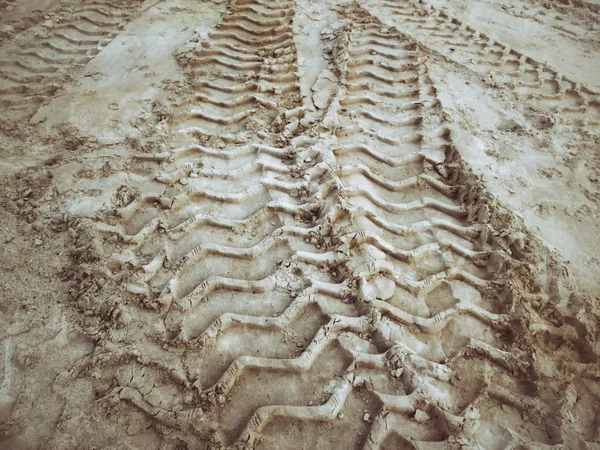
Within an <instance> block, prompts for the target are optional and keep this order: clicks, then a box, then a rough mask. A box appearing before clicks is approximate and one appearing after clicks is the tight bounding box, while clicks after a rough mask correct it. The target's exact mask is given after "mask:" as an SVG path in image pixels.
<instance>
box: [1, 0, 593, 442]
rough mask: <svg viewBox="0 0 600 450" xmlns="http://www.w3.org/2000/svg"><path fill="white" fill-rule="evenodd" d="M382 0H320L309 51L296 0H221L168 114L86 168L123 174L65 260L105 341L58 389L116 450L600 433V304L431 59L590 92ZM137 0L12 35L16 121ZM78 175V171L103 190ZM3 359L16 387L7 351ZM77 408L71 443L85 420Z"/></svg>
mask: <svg viewBox="0 0 600 450" xmlns="http://www.w3.org/2000/svg"><path fill="white" fill-rule="evenodd" d="M375 4H376V2H374V1H369V2H368V4H366V5H359V4H358V3H356V2H353V3H344V4H335V5H334V4H333V3H331V4H327V3H324V4H323V5H321V6H320V7H321V8H322V9H327V14H324V15H321V16H320V18H319V20H321V21H322V22H327V21H328V20H329V18H331V17H335V20H331V23H328V24H327V28H324V29H323V30H320V31H321V42H320V43H319V44H320V47H319V48H320V49H322V50H323V55H316V56H315V55H311V53H310V52H309V51H307V49H306V47H307V45H306V44H304V45H299V44H298V41H299V40H301V39H302V38H301V37H299V36H303V37H304V38H306V39H307V36H311V37H314V33H313V30H308V31H307V30H302V29H301V27H300V25H301V24H299V23H298V21H299V19H298V16H299V14H298V11H299V9H300V8H303V7H304V6H306V4H305V3H302V1H301V0H297V1H293V0H232V1H231V2H230V3H228V5H227V9H226V11H225V13H224V14H223V16H222V17H221V18H220V20H219V21H218V22H217V23H216V24H215V25H214V26H213V27H212V28H211V29H210V30H205V29H202V30H200V31H198V30H197V31H196V34H195V35H194V36H193V37H192V38H191V39H190V40H189V41H188V42H187V44H186V45H185V46H184V48H183V49H182V50H181V51H180V52H177V53H176V55H175V57H176V58H177V60H178V62H179V64H180V67H181V70H182V72H183V73H184V75H185V76H184V77H183V78H182V80H183V81H173V80H166V81H165V82H164V84H162V85H161V86H166V89H169V90H170V94H171V97H170V101H171V102H172V103H171V104H170V105H162V104H160V105H154V104H153V105H152V106H151V107H152V108H154V107H156V108H155V110H156V115H157V116H160V119H157V118H156V117H153V118H151V119H148V120H147V125H146V126H145V127H143V126H140V129H142V128H143V129H144V131H143V133H142V134H140V133H137V134H136V135H135V138H134V137H130V138H128V140H127V141H126V142H125V143H123V145H124V146H128V148H127V150H126V151H125V150H123V151H122V153H118V152H119V151H120V148H119V147H118V146H119V145H120V143H117V144H115V145H114V148H111V150H110V151H109V153H106V154H109V155H110V158H112V159H114V158H115V156H113V153H111V152H112V150H114V151H115V153H114V155H117V154H120V155H122V154H127V155H130V154H132V156H131V157H129V156H127V160H126V161H120V164H114V166H111V165H110V164H108V163H107V164H106V165H105V166H103V167H102V169H101V172H102V173H101V174H100V175H97V176H98V178H101V177H106V180H107V181H106V183H107V185H109V184H110V183H113V186H115V185H117V186H118V185H119V183H121V181H120V180H123V181H122V184H121V185H120V186H119V187H118V188H117V189H116V190H115V192H113V193H112V196H111V198H110V200H108V201H106V202H103V204H102V206H99V207H98V208H97V209H96V210H94V212H93V213H84V214H83V213H82V215H81V217H78V222H79V228H76V229H75V228H74V225H72V224H68V226H69V236H70V237H71V238H72V239H73V240H74V241H76V243H75V244H74V248H76V250H74V251H73V255H72V257H73V259H74V261H76V262H75V263H74V266H76V267H73V268H70V271H69V270H64V272H63V273H61V276H66V277H69V278H71V283H72V289H69V291H70V294H72V295H73V298H71V303H70V304H69V305H68V306H66V307H68V308H72V309H73V310H74V311H77V313H80V312H82V311H83V312H84V314H81V315H82V316H85V317H83V318H82V319H81V324H79V325H80V326H81V329H82V330H84V332H85V333H87V334H88V337H89V339H90V342H93V344H90V347H91V346H92V345H93V346H94V350H93V352H91V353H90V354H87V356H85V357H83V358H82V359H81V360H80V361H79V362H78V363H77V364H76V365H75V366H74V367H73V368H72V370H71V371H70V372H68V373H60V374H58V376H57V377H56V381H55V382H54V383H53V389H54V388H56V392H58V393H60V392H63V391H61V389H60V388H59V387H61V388H64V391H65V392H66V391H68V390H69V389H71V387H72V386H76V385H77V383H78V382H79V381H81V380H85V381H86V382H87V383H89V386H91V387H90V388H89V392H88V394H89V398H90V399H93V400H90V401H91V402H93V403H94V405H96V406H94V408H96V407H98V409H100V410H101V411H102V419H101V420H105V421H106V422H110V421H113V422H114V423H115V425H114V429H116V430H117V432H116V433H115V435H122V436H125V437H124V444H123V445H130V446H131V447H135V446H136V445H138V444H136V445H132V444H131V443H130V442H129V441H127V437H126V435H127V436H129V437H131V436H134V437H135V436H137V435H140V436H141V435H143V436H145V437H148V436H156V448H159V447H161V448H165V447H169V448H170V446H173V447H174V446H175V443H176V445H177V447H178V448H199V449H220V448H231V449H250V448H261V449H273V448H281V449H296V448H303V449H304V448H316V449H331V448H344V449H345V448H349V449H350V448H352V449H367V450H375V449H398V448H407V449H448V448H486V449H504V448H539V449H544V448H556V446H563V447H565V448H594V446H597V443H598V442H599V441H600V434H599V431H598V423H599V420H600V419H599V417H600V416H599V414H600V411H598V406H597V405H598V397H599V396H600V391H599V389H598V379H599V378H600V368H599V363H598V361H600V360H599V353H600V349H599V347H598V344H597V337H598V336H597V330H596V329H594V324H597V320H596V318H597V316H594V314H597V311H596V310H595V309H594V306H593V305H589V304H585V302H584V301H583V300H581V298H579V297H577V296H576V295H575V294H574V293H573V292H574V291H568V292H567V288H569V289H571V285H568V286H567V287H564V285H567V284H568V283H570V282H571V281H570V279H568V277H567V275H566V272H567V270H566V269H565V267H566V266H564V265H563V264H562V263H561V262H560V261H559V260H558V258H557V257H556V256H555V255H553V254H552V253H550V252H549V251H548V250H547V249H546V247H545V246H544V245H543V244H542V243H541V242H540V241H538V240H537V238H535V237H534V236H533V235H532V234H531V233H530V232H529V231H528V230H527V229H526V228H525V227H524V225H523V222H522V221H521V220H519V219H518V218H517V217H516V216H515V214H513V213H511V212H510V211H508V210H506V209H504V208H503V207H502V206H501V204H500V203H501V202H500V200H502V199H500V200H499V199H496V198H494V197H493V196H492V195H491V194H490V193H489V192H488V191H487V190H486V187H485V186H484V185H483V182H482V180H481V179H480V178H479V177H477V176H475V175H474V173H473V172H472V171H471V169H470V167H469V166H468V164H467V163H466V161H465V160H464V159H463V157H462V155H461V154H460V153H459V150H458V149H457V144H456V142H457V141H458V138H457V137H456V135H457V134H458V132H457V130H456V127H454V126H453V124H451V123H450V118H449V116H448V114H447V112H446V111H447V110H445V108H444V105H443V104H442V101H441V98H442V97H441V95H440V94H439V92H438V89H437V87H436V85H435V83H434V81H433V80H432V78H431V76H430V65H431V61H430V60H431V59H433V58H434V57H435V58H437V57H438V55H437V54H436V52H438V53H441V54H443V55H444V56H447V57H448V58H449V59H451V60H453V61H455V62H458V63H460V64H462V65H464V66H466V67H469V68H470V69H471V70H473V71H475V72H477V73H480V74H483V75H485V76H487V77H488V78H489V80H491V81H493V82H495V83H497V84H498V86H497V87H498V89H506V90H508V89H507V88H508V87H510V86H512V85H514V86H516V88H517V93H518V95H519V96H521V98H523V99H524V100H527V101H530V102H532V103H531V104H532V105H535V107H536V108H540V109H541V110H544V111H553V112H554V113H555V114H556V115H557V116H558V117H561V118H563V119H564V120H565V121H571V122H573V123H575V124H576V125H578V126H582V127H588V128H589V129H593V128H594V127H597V125H599V124H600V120H598V115H599V112H600V103H599V100H598V97H597V95H596V94H595V93H593V92H592V91H590V90H588V89H587V88H585V87H584V86H581V85H580V84H578V83H575V82H573V81H571V80H569V79H567V78H565V77H564V76H562V75H560V74H558V73H557V72H555V71H553V70H552V69H550V68H548V67H547V66H546V65H544V64H541V63H539V62H536V61H534V60H533V59H531V58H529V57H528V56H526V55H524V54H522V53H519V52H516V51H515V50H513V49H511V48H509V47H507V46H505V45H503V44H500V43H498V42H497V41H495V40H493V39H492V38H490V37H489V36H486V35H483V34H482V33H479V32H477V30H475V29H473V28H471V27H469V26H467V25H464V24H462V23H461V22H459V21H458V20H456V19H454V18H452V17H450V16H448V15H446V14H445V13H443V12H440V11H437V10H436V9H434V8H431V7H429V6H423V5H422V4H421V3H417V2H411V1H399V2H392V1H389V0H383V1H382V2H381V3H377V5H376V6H377V7H376V8H375V6H374V5H375ZM1 5H2V4H0V6H1ZM169 6H171V7H172V8H175V7H182V6H181V5H177V6H173V5H169ZM139 7H140V3H139V2H135V3H110V2H102V1H96V0H94V1H90V2H86V3H82V4H79V5H78V6H77V7H76V8H75V9H74V12H73V13H72V14H71V13H69V14H65V17H63V19H64V20H59V21H54V22H52V23H47V24H43V25H41V26H40V27H38V28H39V29H37V28H36V27H33V28H32V30H29V31H28V32H27V33H30V34H31V35H39V38H36V39H33V40H32V41H31V42H28V43H27V45H24V46H19V45H18V44H19V43H21V44H24V43H26V42H27V41H26V39H27V36H29V34H27V35H26V34H24V35H23V36H17V38H15V42H14V43H11V44H10V45H8V44H7V46H6V48H4V49H3V50H1V51H2V52H4V53H2V56H1V57H0V80H2V81H1V82H0V83H2V84H0V105H2V107H3V111H6V114H7V115H8V116H9V117H10V119H11V120H19V119H22V118H25V117H29V116H31V115H32V114H33V113H34V112H35V111H36V108H37V107H38V106H39V104H41V103H42V102H44V101H45V99H46V98H48V97H50V96H52V95H53V94H54V93H55V92H56V91H57V90H58V89H60V88H61V86H62V84H61V83H63V82H65V80H66V79H67V78H66V77H67V76H68V75H69V73H70V72H71V71H73V70H74V68H76V67H78V66H81V65H85V64H86V63H87V62H88V61H89V60H90V59H91V58H93V57H94V56H95V55H96V54H98V52H100V51H101V50H102V48H103V47H104V46H105V45H106V44H107V43H108V42H109V41H110V40H111V39H113V38H114V37H115V36H116V35H117V34H118V33H119V30H121V29H122V28H123V26H124V25H125V24H126V23H127V22H128V21H129V20H131V19H132V18H133V17H135V15H136V12H137V11H138V9H139ZM165 11H171V10H169V9H167V8H166V7H165ZM190 11H191V12H190V14H192V16H191V17H194V18H196V17H198V16H197V15H193V14H199V13H198V11H194V10H193V8H190ZM220 11H222V10H220ZM313 13H314V14H315V15H316V13H315V11H312V10H310V11H309V10H308V8H307V11H306V17H309V16H310V14H313ZM324 26H325V25H324ZM140 29H143V27H141V28H140ZM302 33H304V34H302ZM184 36H185V39H187V35H184ZM161 39H162V35H161ZM182 40H183V38H182ZM317 40H318V39H317ZM178 42H181V41H178ZM178 45H179V44H178ZM9 47H10V48H9ZM6 49H8V50H6ZM319 51H320V50H319ZM303 52H304V53H303ZM432 55H433V57H432ZM311 57H312V58H313V60H310V58H311ZM317 58H322V59H319V61H315V60H316V59H317ZM452 64H454V65H455V66H458V64H455V63H452ZM324 66H327V70H323V67H324ZM301 67H302V68H303V69H302V70H301ZM461 69H462V67H461ZM304 70H305V71H306V72H310V71H311V70H312V72H311V73H304ZM438 70H439V68H438ZM471 74H472V72H471V73H470V75H471ZM321 75H323V76H321ZM307 79H310V80H313V81H314V85H313V86H310V85H311V84H312V83H313V81H310V82H307V81H306V80H307ZM319 83H321V84H319ZM173 85H176V87H175V88H173ZM332 85H333V86H332ZM315 86H326V87H327V92H326V93H325V94H326V95H325V94H323V93H322V92H319V88H315ZM301 87H302V89H304V95H305V96H307V95H313V101H310V100H309V99H307V98H306V97H303V94H302V92H301ZM324 90H325V89H324ZM321 94H323V95H321ZM161 98H163V97H161ZM164 98H168V96H166V95H165V96H164ZM315 99H316V100H317V101H314V100H315ZM147 101H148V103H149V104H150V103H151V100H147ZM311 105H312V106H311ZM2 114H5V113H4V112H3V113H2ZM146 119H147V117H146ZM153 119H157V120H153ZM140 120H141V119H140ZM138 131H139V130H138ZM473 133H475V130H473ZM132 149H135V150H132ZM129 150H132V153H128V152H129ZM94 157H95V156H94ZM101 157H102V156H100V157H99V158H101ZM90 159H92V158H90ZM124 159H125V158H124ZM113 162H114V161H113ZM54 163H55V162H52V164H54ZM92 164H95V162H94V163H92ZM83 167H84V166H81V167H78V168H77V169H73V172H76V175H75V176H74V179H75V178H77V177H82V178H84V177H92V176H96V175H95V174H93V173H92V172H93V171H91V170H83ZM90 167H93V166H92V165H90ZM95 167H99V166H95ZM80 169H81V170H80ZM117 172H118V173H117ZM59 173H60V172H59ZM113 176H114V179H117V180H118V181H117V182H115V181H114V180H113V178H112V177H113ZM49 178H50V177H49ZM65 179H66V178H65ZM61 181H62V180H61ZM80 181H81V180H79V179H78V180H77V182H74V183H73V184H74V186H75V187H74V189H77V190H80V191H81V190H83V189H80V187H81V184H80ZM48 183H50V181H48ZM115 183H116V184H115ZM95 186H96V187H97V186H101V185H100V184H97V185H95ZM65 189H67V188H65ZM88 191H90V192H88ZM107 191H108V189H105V190H104V191H102V190H101V189H89V190H87V191H86V192H85V193H84V194H82V195H85V196H86V197H85V201H82V202H81V203H84V202H86V201H87V202H89V204H92V203H93V201H95V200H97V199H98V198H103V199H106V198H107V197H108V196H109V194H106V192H107ZM21 192H22V193H23V194H22V195H23V196H25V197H27V196H29V195H31V194H32V192H31V191H29V193H27V194H25V192H27V190H21ZM95 196H97V197H95ZM16 198H17V197H15V199H16ZM78 199H79V200H81V197H79V198H78ZM90 199H92V200H90ZM22 203H23V204H24V203H25V201H23V202H22ZM98 203H100V202H99V201H98ZM74 204H75V205H74ZM73 205H74V206H73ZM85 206H86V205H83V206H82V205H81V204H76V201H72V202H71V203H70V204H69V206H68V207H69V208H71V207H72V208H74V209H77V208H81V210H86V211H88V212H89V209H85ZM89 208H92V207H89ZM92 209H93V208H92ZM65 217H66V215H65ZM64 220H65V222H66V221H67V219H66V218H65V219H64ZM72 226H73V228H71V227H72ZM76 230H77V231H76ZM86 233H89V235H88V234H86ZM84 240H89V241H90V243H89V247H84V246H83V245H82V243H81V241H84ZM92 243H94V244H98V245H97V246H96V247H95V250H94V251H92V250H91V248H92V247H93V245H92ZM34 245H37V244H34ZM86 245H88V243H87V242H86ZM86 252H89V254H87V253H86ZM96 252H97V254H96ZM84 253H85V254H84ZM77 258H78V259H77ZM86 261H89V265H92V264H94V265H97V267H96V266H94V270H96V271H95V272H94V271H93V270H89V265H88V263H86ZM98 273H100V274H102V278H101V280H102V282H100V279H95V277H96V276H97V274H98ZM65 274H66V275H65ZM79 275H81V277H79ZM98 277H99V275H98ZM82 280H84V281H82ZM77 283H79V285H78V284H77ZM563 284H564V285H563ZM570 294H572V295H570ZM590 324H591V325H590ZM64 334H65V337H64V339H65V342H67V337H66V336H67V334H68V333H66V332H65V333H64ZM61 339H63V337H61ZM15 342H16V340H15ZM65 345H66V344H65ZM3 347H4V349H5V350H4V356H3V360H4V361H3V362H4V370H3V372H4V378H5V379H4V380H3V382H2V384H1V386H2V388H1V389H0V394H2V396H4V397H6V396H8V394H9V391H10V390H11V389H14V388H12V384H13V381H12V380H14V375H13V359H15V361H17V362H18V360H16V358H13V352H17V351H18V350H19V348H18V344H17V343H13V341H12V340H11V341H10V342H8V341H5V343H4V346H3ZM13 347H14V349H16V350H14V349H13ZM19 364H20V363H19ZM15 367H16V366H15ZM20 372H21V370H20V369H19V373H20ZM23 372H24V371H23ZM15 373H17V372H15ZM79 389H81V387H79ZM73 392H81V391H76V390H75V388H73ZM86 392H87V391H86ZM0 400H2V399H0ZM61 401H62V400H61ZM69 401H70V403H69ZM85 401H88V400H85ZM79 402H81V403H79ZM66 403H67V406H65V408H64V411H63V412H61V413H60V414H61V415H60V418H58V419H57V422H56V429H57V430H59V431H58V432H57V436H58V435H59V433H60V432H62V433H64V434H65V435H68V434H69V432H70V431H71V430H69V426H71V427H72V426H73V423H75V422H77V419H73V418H74V417H75V418H77V417H80V418H81V416H77V414H81V415H83V414H88V411H87V410H86V408H85V407H81V405H83V400H80V399H77V402H74V401H71V400H68V401H67V402H66ZM73 405H76V406H73ZM98 405H99V406H98ZM0 406H2V405H1V404H0ZM11 408H12V406H11ZM78 408H81V409H82V410H83V411H84V412H80V411H79V410H78V411H74V409H78ZM90 408H91V407H90ZM0 412H2V413H3V414H4V410H0ZM90 417H93V420H96V416H92V415H91V414H90ZM140 417H142V419H143V420H140ZM3 426H4V424H3V423H0V432H2V433H4V428H1V427H3ZM150 428H152V430H150ZM15 430H16V431H15ZM65 430H66V431H65ZM122 430H126V432H124V431H122ZM9 431H10V432H11V433H14V434H15V435H17V434H18V432H19V431H18V430H17V427H16V426H15V428H14V430H9ZM153 433H154V434H153ZM2 436H3V435H2V434H0V438H2ZM62 438H64V439H72V440H65V441H64V442H68V444H64V442H62V441H60V438H57V440H56V441H53V442H61V443H63V446H62V448H67V447H69V446H71V447H73V446H75V445H76V444H74V443H75V442H76V441H77V440H78V439H79V438H78V437H72V436H67V437H66V438H65V437H64V436H62ZM107 439H112V438H107ZM103 441H104V437H101V438H99V439H98V443H97V442H93V443H92V442H86V443H85V445H88V444H89V445H94V446H98V447H100V446H101V445H104V444H101V442H103ZM0 442H1V441H0ZM131 442H134V441H131ZM107 445H108V444H107ZM138 446H139V445H138ZM57 447H59V446H58V445H57Z"/></svg>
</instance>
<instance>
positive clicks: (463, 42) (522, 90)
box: [367, 0, 600, 130]
mask: <svg viewBox="0 0 600 450" xmlns="http://www.w3.org/2000/svg"><path fill="white" fill-rule="evenodd" d="M374 7H376V8H377V13H375V14H376V15H378V16H380V17H382V18H383V21H384V22H385V23H386V24H387V25H390V26H397V27H399V28H401V29H402V30H403V31H405V32H407V33H409V34H410V35H411V36H413V37H414V38H415V39H417V41H418V42H419V43H420V44H422V45H424V46H426V47H428V48H431V49H432V50H435V51H438V52H440V53H441V54H443V55H444V56H445V57H447V58H450V59H451V60H454V61H457V62H459V63H461V64H464V65H465V66H467V67H469V68H470V69H472V70H475V71H477V72H480V73H482V74H485V75H486V76H488V77H489V79H490V81H491V82H492V83H493V84H496V83H498V84H499V85H506V86H511V87H514V90H515V92H516V93H517V95H518V96H520V97H521V98H523V99H524V100H526V101H528V102H529V104H530V105H531V106H533V107H535V108H539V109H541V110H544V111H548V112H551V113H555V114H556V115H557V117H561V118H562V120H565V121H570V122H572V123H575V124H579V125H583V126H586V127H588V128H590V129H591V130H597V129H598V126H599V125H600V96H599V95H598V93H597V92H594V91H592V90H590V89H588V88H587V87H585V86H583V85H582V84H581V83H578V82H576V81H574V80H571V79H569V78H567V77H566V76H565V75H563V74H561V73H559V72H557V71H555V70H553V69H552V68H550V67H548V66H547V65H545V64H543V63H541V62H538V61H536V60H534V59H533V58H531V57H529V56H528V55H526V54H523V53H521V52H519V51H517V50H515V49H513V48H511V47H509V46H507V45H505V44H502V43H501V42H499V41H498V40H496V39H494V38H493V37H491V36H488V35H487V34H485V33H482V32H480V31H478V30H476V29H475V28H473V27H471V26H469V25H468V24H465V23H463V22H461V21H460V20H458V19H457V18H455V17H453V16H451V15H449V14H448V13H446V12H444V11H442V10H440V9H437V8H435V7H433V6H432V5H429V4H425V3H423V2H419V1H418V0H401V1H385V2H381V3H373V2H371V3H370V4H368V6H367V8H368V9H370V10H372V9H373V8H374Z"/></svg>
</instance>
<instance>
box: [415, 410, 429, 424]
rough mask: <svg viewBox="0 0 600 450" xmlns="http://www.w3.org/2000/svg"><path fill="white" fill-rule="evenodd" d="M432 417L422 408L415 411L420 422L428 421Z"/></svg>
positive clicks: (416, 419)
mask: <svg viewBox="0 0 600 450" xmlns="http://www.w3.org/2000/svg"><path fill="white" fill-rule="evenodd" d="M429 419H431V417H430V416H429V414H427V413H426V412H425V411H423V410H422V409H417V411H416V412H415V421H417V422H419V423H423V422H427V421H428V420H429Z"/></svg>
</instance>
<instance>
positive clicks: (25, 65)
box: [0, 0, 141, 121]
mask: <svg viewBox="0 0 600 450" xmlns="http://www.w3.org/2000/svg"><path fill="white" fill-rule="evenodd" d="M140 5H141V1H139V0H136V1H134V2H119V1H116V2H102V1H96V0H90V1H84V2H81V3H79V4H78V5H76V6H75V7H74V8H72V10H71V11H69V12H68V13H65V12H63V13H62V14H61V13H59V14H58V15H55V16H53V17H52V18H50V19H48V20H46V21H45V22H42V23H40V24H38V25H35V26H33V27H31V28H29V29H28V30H26V31H25V32H23V33H21V34H19V35H17V36H15V37H14V38H13V39H12V40H10V41H9V42H7V44H6V45H4V46H3V47H2V48H1V49H0V52H1V53H0V106H2V108H3V112H2V116H4V118H5V119H7V120H11V121H13V120H16V121H18V120H22V119H27V118H29V117H31V115H33V114H34V113H35V111H36V110H37V108H38V107H39V106H40V105H41V104H42V103H43V102H44V101H45V100H46V99H47V98H49V97H51V96H52V95H53V94H54V93H55V92H56V91H57V90H59V89H60V88H61V87H62V86H63V85H64V84H65V83H68V81H69V80H70V79H71V77H72V74H73V72H74V71H75V70H77V69H78V68H81V67H83V66H85V64H87V63H88V62H89V61H90V60H91V59H92V58H94V56H96V55H97V54H98V53H100V52H101V51H102V49H103V48H104V47H106V45H108V43H109V42H110V41H111V40H112V39H113V38H114V37H115V36H117V34H118V33H119V32H120V30H122V29H123V27H124V26H125V25H126V24H127V22H128V21H130V20H132V19H133V18H134V17H135V14H136V13H137V12H138V11H139V7H140Z"/></svg>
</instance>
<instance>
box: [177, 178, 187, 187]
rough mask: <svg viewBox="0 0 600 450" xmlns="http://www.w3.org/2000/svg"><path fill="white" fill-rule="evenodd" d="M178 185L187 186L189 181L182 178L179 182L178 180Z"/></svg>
mask: <svg viewBox="0 0 600 450" xmlns="http://www.w3.org/2000/svg"><path fill="white" fill-rule="evenodd" d="M179 183H180V184H182V185H184V186H185V185H186V184H188V183H189V181H188V179H187V178H185V177H184V178H182V179H181V180H179Z"/></svg>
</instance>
